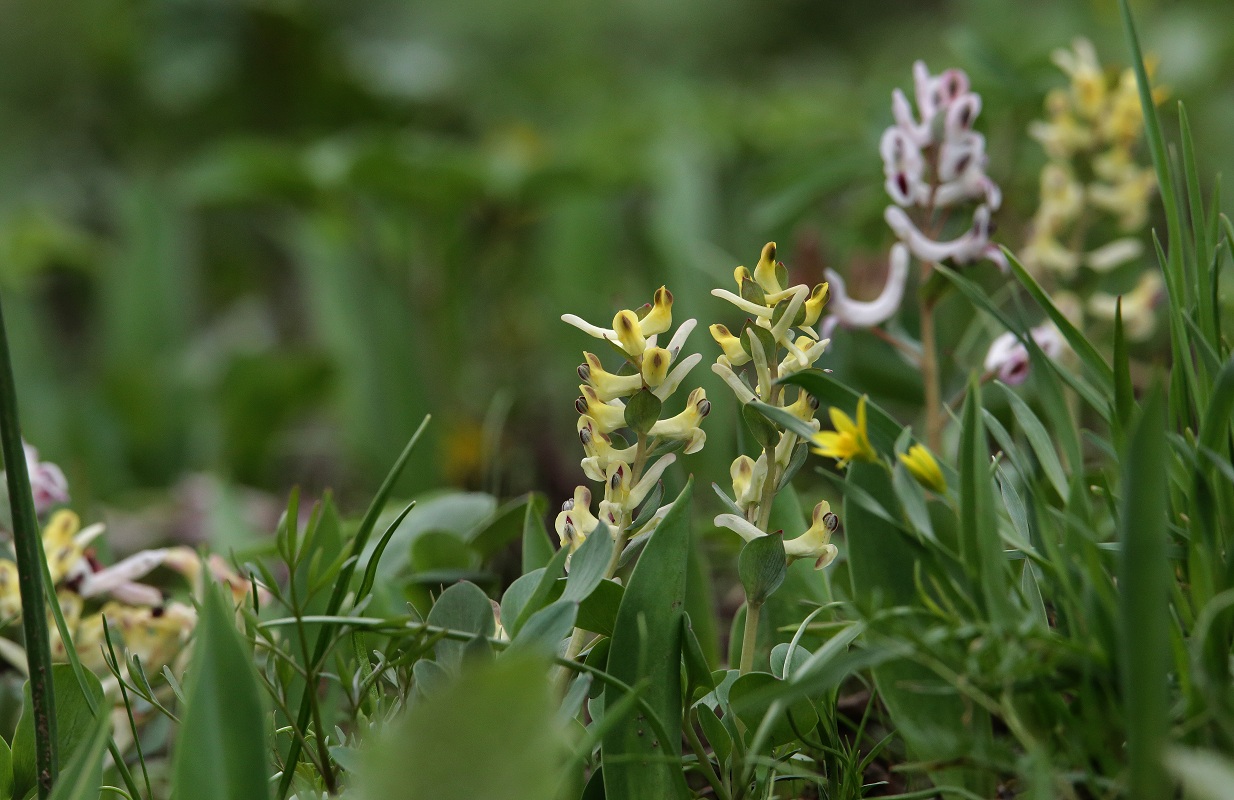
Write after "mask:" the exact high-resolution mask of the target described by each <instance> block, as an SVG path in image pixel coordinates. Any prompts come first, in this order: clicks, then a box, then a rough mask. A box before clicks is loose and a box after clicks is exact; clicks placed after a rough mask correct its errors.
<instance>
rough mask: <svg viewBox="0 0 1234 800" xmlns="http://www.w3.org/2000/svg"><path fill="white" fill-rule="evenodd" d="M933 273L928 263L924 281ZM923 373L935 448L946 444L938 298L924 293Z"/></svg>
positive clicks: (929, 436) (929, 439)
mask: <svg viewBox="0 0 1234 800" xmlns="http://www.w3.org/2000/svg"><path fill="white" fill-rule="evenodd" d="M929 274H930V267H929V265H928V264H927V265H925V267H924V269H923V274H922V283H923V284H924V283H925V279H926V278H927V277H928V276H929ZM921 377H922V379H923V380H924V381H925V402H926V407H925V416H926V442H927V443H928V444H929V445H930V449H931V450H933V451H934V452H936V453H937V452H940V451H941V450H942V444H943V412H942V406H943V401H942V389H941V387H940V384H939V375H938V342H937V341H936V336H935V333H934V299H933V298H931V297H927V296H926V295H925V293H924V289H923V292H922V294H921Z"/></svg>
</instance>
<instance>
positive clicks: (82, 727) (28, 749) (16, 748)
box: [13, 664, 107, 797]
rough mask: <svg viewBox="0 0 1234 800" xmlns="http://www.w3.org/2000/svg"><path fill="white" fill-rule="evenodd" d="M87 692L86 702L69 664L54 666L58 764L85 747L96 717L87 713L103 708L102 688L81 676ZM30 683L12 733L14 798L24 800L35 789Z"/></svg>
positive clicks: (91, 677) (87, 675) (94, 680)
mask: <svg viewBox="0 0 1234 800" xmlns="http://www.w3.org/2000/svg"><path fill="white" fill-rule="evenodd" d="M83 674H84V676H85V678H86V686H87V687H88V691H89V692H90V698H89V700H88V699H87V698H86V695H85V694H84V693H83V692H82V687H81V684H79V683H78V682H77V676H76V675H75V674H74V673H73V668H72V667H71V666H70V665H68V664H54V665H52V668H51V684H52V690H53V691H54V692H55V695H56V738H57V741H58V744H59V751H60V758H61V763H67V761H68V760H69V759H71V758H73V756H74V755H75V754H76V753H77V751H78V749H80V748H81V747H84V746H86V743H87V742H88V741H89V739H90V737H91V736H92V735H93V733H94V730H95V717H94V714H93V713H92V712H91V711H90V707H91V704H92V703H93V705H94V707H95V708H99V709H102V708H106V707H107V704H106V702H105V701H104V699H103V687H102V685H101V684H100V683H99V680H98V678H96V677H95V676H94V674H93V673H91V672H85V673H83ZM29 709H30V682H29V681H27V682H26V685H25V688H24V691H23V693H22V713H21V717H20V718H18V720H17V730H16V731H15V732H14V733H13V797H25V795H26V793H27V792H29V791H30V790H31V789H33V788H34V786H35V765H34V723H33V721H32V720H31V718H30V713H29Z"/></svg>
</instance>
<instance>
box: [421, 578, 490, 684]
mask: <svg viewBox="0 0 1234 800" xmlns="http://www.w3.org/2000/svg"><path fill="white" fill-rule="evenodd" d="M425 621H426V622H428V624H429V625H436V626H438V627H441V628H450V629H452V630H456V631H466V632H468V633H474V634H476V635H477V636H484V637H488V636H492V635H493V631H494V630H495V629H496V622H495V620H494V619H493V604H492V603H491V602H490V601H489V599H488V595H486V594H485V593H484V590H483V589H481V588H480V587H479V586H476V585H475V584H474V583H469V582H467V581H462V582H460V583H456V584H454V585H453V586H451V587H449V588H447V589H446V590H445V591H444V592H442V593H441V597H438V598H437V602H436V603H433V607H432V608H431V609H429V612H428V618H427V619H426V620H425ZM466 646H467V643H466V642H457V641H454V640H452V639H440V640H438V642H437V643H436V644H435V645H433V650H434V653H435V654H436V658H437V663H438V664H441V666H443V667H445V668H446V669H447V670H449V671H454V670H457V669H458V667H459V664H460V662H461V661H462V658H463V649H464V648H465V647H466Z"/></svg>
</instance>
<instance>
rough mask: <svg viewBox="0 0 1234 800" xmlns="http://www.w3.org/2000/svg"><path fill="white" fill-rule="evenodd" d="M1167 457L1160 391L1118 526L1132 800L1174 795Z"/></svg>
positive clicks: (1126, 476) (1145, 416)
mask: <svg viewBox="0 0 1234 800" xmlns="http://www.w3.org/2000/svg"><path fill="white" fill-rule="evenodd" d="M1167 458H1168V452H1167V450H1166V440H1165V413H1164V410H1163V404H1162V397H1161V391H1160V389H1159V387H1154V388H1153V389H1152V391H1151V393H1150V395H1149V397H1148V398H1147V399H1146V400H1145V402H1144V408H1143V411H1142V412H1141V414H1140V418H1139V419H1138V420H1137V422H1136V424H1135V426H1134V428H1133V429H1132V431H1131V435H1130V437H1129V439H1128V442H1127V448H1126V451H1125V452H1124V453H1123V457H1122V486H1121V491H1122V503H1121V507H1120V509H1119V520H1118V532H1119V542H1120V543H1121V545H1122V548H1121V550H1120V552H1119V564H1118V589H1119V604H1118V605H1119V623H1120V637H1119V649H1120V651H1121V652H1120V658H1119V661H1120V662H1121V663H1122V688H1123V691H1122V697H1123V702H1124V706H1125V719H1126V724H1127V764H1128V766H1129V770H1130V772H1129V773H1128V777H1127V781H1128V784H1127V785H1128V796H1129V797H1131V798H1132V799H1133V800H1139V799H1141V798H1142V799H1143V800H1149V798H1160V797H1166V796H1168V795H1169V794H1170V781H1169V778H1168V777H1167V776H1166V773H1165V767H1164V766H1163V763H1162V758H1163V756H1164V754H1165V746H1166V741H1167V737H1168V735H1169V729H1170V710H1169V703H1170V700H1169V689H1168V684H1167V681H1168V673H1169V670H1170V655H1169V654H1170V625H1171V623H1170V609H1169V593H1170V582H1171V578H1170V565H1169V562H1168V561H1167V557H1166V545H1167V530H1166V516H1167V502H1168V498H1167V493H1166V471H1165V466H1166V461H1167Z"/></svg>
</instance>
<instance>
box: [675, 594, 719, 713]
mask: <svg viewBox="0 0 1234 800" xmlns="http://www.w3.org/2000/svg"><path fill="white" fill-rule="evenodd" d="M681 641H682V655H683V656H684V657H685V663H686V688H687V690H688V691H687V694H688V695H689V696H691V697H693V696H694V691H695V689H700V688H701V689H706V690H707V691H711V690H712V689H714V688H716V684H715V681H714V680H712V678H711V666H710V665H709V664H708V663H707V656H705V655H703V647H702V645H700V644H699V643H698V637H697V636H695V635H694V629H693V628H692V627H691V626H690V615H689V614H682V615H681Z"/></svg>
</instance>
